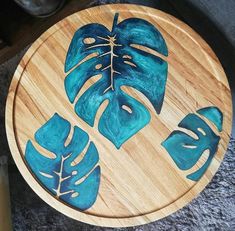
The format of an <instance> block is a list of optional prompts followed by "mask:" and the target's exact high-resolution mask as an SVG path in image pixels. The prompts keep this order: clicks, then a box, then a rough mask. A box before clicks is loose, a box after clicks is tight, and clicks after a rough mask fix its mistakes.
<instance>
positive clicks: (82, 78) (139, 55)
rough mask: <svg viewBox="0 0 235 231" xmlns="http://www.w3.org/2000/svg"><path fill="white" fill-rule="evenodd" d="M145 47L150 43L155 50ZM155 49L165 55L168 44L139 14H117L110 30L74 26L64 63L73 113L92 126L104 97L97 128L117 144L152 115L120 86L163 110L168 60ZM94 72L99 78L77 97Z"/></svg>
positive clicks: (157, 109)
mask: <svg viewBox="0 0 235 231" xmlns="http://www.w3.org/2000/svg"><path fill="white" fill-rule="evenodd" d="M137 45H139V47H138V48H137ZM143 47H147V48H150V49H151V50H153V51H154V52H155V55H154V54H152V53H149V52H147V51H144V49H141V48H143ZM156 52H157V53H156ZM91 54H93V56H92V58H90V56H89V55H91ZM156 54H161V55H164V56H167V55H168V51H167V47H166V43H165V41H164V39H163V37H162V35H161V34H160V32H159V31H158V30H157V29H156V28H155V27H154V26H153V25H152V24H151V23H149V22H147V21H145V20H143V19H138V18H130V19H126V20H124V21H122V22H120V23H118V14H116V15H115V17H114V22H113V27H112V30H111V31H109V29H107V28H106V27H105V26H104V25H101V24H97V23H92V24H88V25H85V26H83V27H81V28H80V29H78V30H77V31H76V33H75V34H74V36H73V39H72V42H71V44H70V47H69V50H68V53H67V57H66V62H65V72H68V74H67V76H66V78H65V90H66V93H67V96H68V98H69V100H70V102H71V103H75V112H76V113H77V115H78V116H79V117H80V118H82V119H83V120H84V121H85V122H87V123H88V124H89V125H90V126H94V121H95V117H96V113H97V111H98V109H99V107H100V106H101V104H102V103H103V102H104V101H105V100H108V106H107V107H106V109H105V110H104V112H103V114H102V115H101V117H100V120H99V124H98V129H99V131H100V133H101V134H103V135H104V136H105V137H106V138H108V139H109V140H110V141H111V142H113V143H114V145H115V146H116V147H117V148H120V146H121V145H122V144H123V143H124V142H125V141H126V140H128V139H129V138H130V137H131V136H133V135H134V134H135V133H137V132H138V131H139V130H140V129H142V128H143V127H144V126H146V125H147V124H148V123H149V121H150V118H151V116H150V113H149V111H148V110H147V108H146V107H145V106H144V105H143V104H141V103H140V102H139V101H138V100H136V99H135V98H133V97H131V96H130V95H128V94H127V93H125V92H124V91H123V89H122V88H121V87H122V86H127V87H132V88H134V89H136V90H138V91H140V92H141V93H142V94H144V95H145V96H146V97H147V98H148V99H149V101H150V102H151V103H152V105H153V107H154V108H155V110H156V112H157V113H160V111H161V107H162V104H163V99H164V93H165V85H166V80H167V62H166V61H164V60H163V59H162V58H160V57H159V56H157V55H156ZM94 56H95V57H94ZM97 75H101V77H100V78H99V77H97ZM94 76H95V77H94ZM92 77H93V78H94V80H97V81H95V83H94V84H93V85H92V86H91V87H89V88H88V89H87V90H86V91H85V92H84V93H83V94H82V95H81V96H80V97H78V100H77V95H78V94H79V92H80V90H81V89H82V87H83V85H84V84H85V83H86V81H87V80H89V79H90V78H92ZM75 99H76V100H77V101H76V102H74V101H75Z"/></svg>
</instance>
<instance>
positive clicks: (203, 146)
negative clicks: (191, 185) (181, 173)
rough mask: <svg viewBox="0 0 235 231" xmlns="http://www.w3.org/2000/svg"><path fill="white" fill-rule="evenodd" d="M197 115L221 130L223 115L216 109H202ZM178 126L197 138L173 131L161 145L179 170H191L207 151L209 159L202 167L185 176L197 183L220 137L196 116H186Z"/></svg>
mask: <svg viewBox="0 0 235 231" xmlns="http://www.w3.org/2000/svg"><path fill="white" fill-rule="evenodd" d="M197 113H198V114H200V115H202V116H204V117H205V118H207V119H208V120H210V121H211V122H212V123H214V124H215V126H216V127H217V129H218V131H221V130H222V122H223V114H222V113H221V111H220V110H219V109H218V108H217V107H207V108H202V109H200V110H198V111H197ZM178 126H179V127H180V128H184V129H187V130H190V131H191V132H193V133H194V134H195V135H196V137H197V138H196V139H195V138H193V137H192V136H190V135H188V134H186V133H184V132H183V131H173V132H172V133H171V134H170V136H169V137H168V138H167V139H166V140H165V141H164V142H163V143H162V145H163V147H165V149H166V150H167V151H168V153H169V154H170V156H171V157H172V159H173V160H174V162H175V163H176V165H177V166H178V167H179V168H180V169H181V170H188V169H190V168H192V167H193V166H194V165H195V164H196V163H197V162H198V160H199V158H200V157H201V155H202V154H203V153H204V152H205V151H206V150H209V157H208V159H207V160H206V162H205V163H204V164H203V166H202V167H201V168H199V169H198V170H197V171H196V172H194V173H191V174H189V175H188V176H187V178H188V179H191V180H194V181H197V180H199V179H200V177H201V176H202V175H203V174H204V173H205V171H206V169H207V168H208V166H209V164H210V163H211V161H212V159H213V157H214V155H215V153H216V151H217V147H218V143H219V140H220V137H219V136H217V135H216V134H215V133H214V132H213V130H212V129H211V127H210V126H209V125H208V124H207V123H206V122H205V121H204V120H203V119H202V118H200V117H199V116H198V115H196V114H188V115H187V116H186V117H185V118H184V119H183V120H182V121H181V122H180V123H179V125H178Z"/></svg>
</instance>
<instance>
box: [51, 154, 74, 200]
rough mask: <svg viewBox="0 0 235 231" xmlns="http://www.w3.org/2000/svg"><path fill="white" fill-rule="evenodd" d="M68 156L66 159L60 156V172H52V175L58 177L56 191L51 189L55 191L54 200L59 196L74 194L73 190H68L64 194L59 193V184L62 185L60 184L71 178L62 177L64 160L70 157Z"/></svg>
mask: <svg viewBox="0 0 235 231" xmlns="http://www.w3.org/2000/svg"><path fill="white" fill-rule="evenodd" d="M70 155H71V154H70ZM70 155H68V156H66V157H64V156H62V158H61V163H60V171H59V172H56V171H54V173H55V174H56V175H57V176H58V177H59V181H58V187H57V189H53V190H54V191H55V193H56V198H59V197H60V196H63V195H66V194H68V193H73V192H74V190H70V191H66V192H61V184H62V182H63V181H65V180H67V179H69V178H70V177H71V176H66V177H62V174H63V169H64V161H65V160H66V159H68V158H69V157H70Z"/></svg>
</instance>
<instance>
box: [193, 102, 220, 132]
mask: <svg viewBox="0 0 235 231" xmlns="http://www.w3.org/2000/svg"><path fill="white" fill-rule="evenodd" d="M197 113H198V114H200V115H202V116H204V117H206V118H207V119H208V120H210V121H211V122H212V123H214V124H215V126H216V127H217V129H218V130H219V131H220V132H221V131H222V125H223V114H222V112H221V111H220V110H219V109H218V108H217V107H205V108H202V109H200V110H198V111H197Z"/></svg>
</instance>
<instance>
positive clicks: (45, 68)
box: [6, 4, 232, 227]
mask: <svg viewBox="0 0 235 231" xmlns="http://www.w3.org/2000/svg"><path fill="white" fill-rule="evenodd" d="M115 13H119V17H118V23H119V22H122V21H124V20H125V19H129V18H141V19H144V20H146V21H147V22H149V23H151V24H152V25H153V26H154V27H155V28H157V30H158V31H160V33H161V34H162V36H163V38H164V40H165V42H166V45H167V48H168V56H164V55H161V54H157V56H159V57H160V58H162V59H163V60H165V62H167V63H168V74H167V81H166V88H165V98H164V101H163V105H162V108H161V113H160V114H157V113H156V111H155V110H154V108H153V106H152V104H151V103H150V101H149V100H148V98H147V97H145V96H144V95H143V94H142V93H140V92H139V91H137V90H135V89H133V88H130V87H124V88H123V90H124V91H125V92H126V93H127V94H129V95H131V96H132V97H133V98H135V99H137V100H138V101H139V102H140V103H141V104H143V105H144V106H145V107H146V108H147V110H148V111H149V112H150V115H151V120H150V122H149V123H148V124H147V125H146V126H144V127H143V128H142V129H140V131H139V132H136V134H135V135H133V136H132V137H130V138H129V139H128V140H127V141H126V142H124V143H123V144H122V145H121V147H120V148H119V149H118V148H116V147H115V145H114V144H113V143H112V142H111V141H110V140H109V139H107V138H106V137H105V136H104V135H102V134H101V133H100V132H99V131H98V122H99V118H100V117H101V114H102V113H103V111H104V109H105V107H106V106H107V102H106V103H104V104H102V105H101V108H100V109H99V110H98V113H97V116H96V119H95V124H94V126H93V127H92V126H90V125H88V123H86V122H85V121H84V120H83V119H81V118H80V117H79V116H78V115H77V114H76V113H75V111H74V105H73V104H72V103H70V101H69V100H68V97H67V95H66V92H65V87H64V80H65V77H66V75H67V74H66V73H65V72H64V65H65V60H66V54H67V52H68V49H69V45H70V43H71V40H72V38H73V36H74V33H75V32H76V31H77V30H78V29H79V28H81V27H82V26H84V25H87V24H89V23H99V24H102V25H104V26H105V27H107V28H108V29H109V30H110V31H111V28H112V23H113V19H114V15H115ZM94 33H96V31H95V30H94ZM130 33H131V31H130ZM148 36H149V33H146V37H148ZM142 49H144V50H145V49H146V48H142ZM145 51H147V52H148V53H153V54H154V55H156V53H154V51H153V50H152V49H147V50H145ZM132 78H135V76H132ZM95 82H96V80H94V78H91V79H89V80H88V81H87V82H86V83H85V85H84V86H83V88H82V90H81V92H80V93H79V96H81V95H82V93H84V92H85V91H86V89H88V88H89V87H91V86H92V85H93V84H94V83H95ZM206 107H217V108H219V109H220V111H221V112H222V114H223V127H222V131H221V132H220V133H219V132H218V131H216V126H214V125H213V124H212V123H210V122H209V120H206V122H207V124H210V127H211V129H212V130H213V131H214V132H215V133H216V134H217V135H218V136H219V137H220V140H219V144H218V148H217V149H216V150H217V151H216V153H215V155H214V158H213V159H212V161H211V163H210V165H209V167H208V168H207V170H206V172H205V173H204V174H203V176H202V177H201V178H200V179H199V180H198V181H193V180H190V179H188V178H187V176H188V175H189V174H190V173H193V172H195V171H196V170H198V169H199V168H200V167H201V166H202V165H203V163H205V161H206V158H207V155H206V153H204V154H203V155H202V156H201V157H200V159H199V161H197V163H196V164H195V165H194V166H193V167H191V168H190V169H188V170H181V169H180V168H179V167H177V165H176V163H175V162H174V160H173V159H172V158H171V155H170V154H169V153H168V151H167V150H166V149H165V148H164V147H163V145H162V142H164V141H165V140H166V139H167V138H168V137H169V135H170V134H171V133H172V132H173V131H176V130H180V129H179V127H178V124H179V123H180V122H181V121H182V120H183V119H184V118H185V117H186V116H187V115H188V114H189V113H193V114H195V113H196V112H197V110H199V109H201V108H206ZM55 113H58V115H60V116H61V117H62V118H64V119H66V120H67V121H69V123H71V125H72V126H78V127H80V128H81V129H82V130H84V131H85V132H86V133H87V134H88V135H89V138H90V140H92V141H93V142H94V144H95V146H96V148H97V150H98V152H99V166H100V169H101V176H100V185H99V191H98V196H97V198H96V201H95V203H94V204H93V205H92V206H91V207H90V208H89V209H87V210H84V211H80V210H79V209H76V208H74V207H73V206H70V205H68V204H67V203H65V202H62V201H61V200H60V199H57V198H56V197H55V196H53V194H52V193H50V191H48V190H46V188H45V187H44V186H43V185H42V184H41V182H39V180H37V177H35V175H34V174H33V172H32V171H31V170H30V168H29V166H28V164H27V162H26V161H25V149H26V144H27V141H28V140H31V141H32V142H33V144H34V145H35V147H36V148H37V150H38V151H39V152H41V153H43V155H45V156H47V155H48V156H50V153H49V152H48V153H47V151H46V150H45V148H42V147H40V145H38V144H36V142H35V137H34V134H35V132H36V131H37V130H38V129H39V128H40V127H41V126H42V125H44V124H45V123H46V122H47V121H48V120H49V119H50V118H51V117H52V116H53V115H54V114H55ZM231 115H232V104H231V95H230V89H229V85H228V81H227V78H226V76H225V74H224V71H223V69H222V67H221V64H220V63H219V61H218V59H217V57H216V56H215V54H214V53H213V51H212V50H211V49H210V47H209V46H208V45H207V44H206V43H205V42H204V41H203V40H202V38H201V37H200V36H199V35H198V34H197V33H195V32H194V31H193V30H192V29H191V28H190V27H189V26H187V25H185V24H184V23H182V22H180V21H179V20H177V19H176V18H174V17H172V16H170V15H168V14H166V13H163V12H161V11H159V10H155V9H151V8H148V7H143V6H137V5H129V4H128V5H126V4H115V5H104V6H98V7H94V8H90V9H87V10H83V11H80V12H77V13H75V14H73V15H71V16H69V17H67V18H65V19H64V20H62V21H60V22H58V23H57V24H56V25H54V26H53V27H51V28H50V29H49V30H47V31H46V32H45V33H44V34H43V35H42V36H41V37H40V38H39V39H37V40H36V41H35V42H34V43H33V45H32V46H31V47H30V48H29V50H28V51H27V52H26V54H25V56H24V57H23V58H22V60H21V62H20V64H19V66H18V68H17V70H16V72H15V74H14V77H13V80H12V83H11V86H10V89H9V94H8V99H7V105H6V130H7V137H8V142H9V146H10V149H11V153H12V155H13V158H14V160H15V162H16V165H17V166H18V168H19V170H20V172H21V174H22V175H23V177H24V178H25V180H26V181H27V183H28V184H29V185H30V186H31V187H32V189H33V190H34V191H35V192H36V193H37V194H38V195H39V196H40V197H41V198H42V199H43V200H44V201H45V202H47V203H48V204H49V205H51V206H52V207H54V208H55V209H57V210H58V211H60V212H62V213H64V214H66V215H68V216H70V217H72V218H74V219H77V220H79V221H83V222H86V223H90V224H94V225H98V226H109V227H125V226H135V225H140V224H145V223H149V222H152V221H155V220H157V219H160V218H163V217H165V216H167V215H169V214H171V213H173V212H175V211H177V210H178V209H179V208H181V207H183V206H184V205H186V204H187V203H189V202H190V201H191V200H192V199H193V198H195V197H196V196H197V195H198V194H199V193H200V192H201V191H202V190H203V189H204V188H205V186H206V185H207V184H208V183H209V182H210V180H211V178H212V177H213V175H214V174H215V172H216V170H217V169H218V167H219V164H220V163H221V161H222V159H223V156H224V153H225V152H226V149H227V145H228V142H229V137H230V131H231V120H232V119H231ZM198 116H199V115H198ZM199 118H200V116H199ZM204 119H205V118H204ZM181 130H182V129H181ZM184 131H185V133H188V134H191V133H190V131H187V130H184ZM191 135H192V136H193V134H191ZM204 135H205V134H204ZM68 139H69V140H70V139H71V137H69V138H68ZM173 149H174V148H173ZM173 151H174V150H173ZM182 155H184V153H182Z"/></svg>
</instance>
